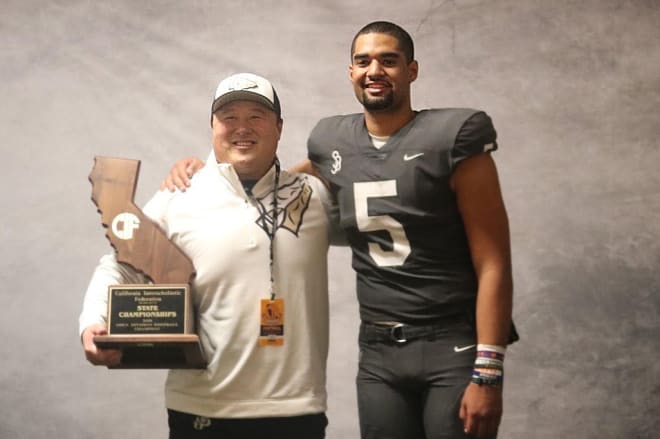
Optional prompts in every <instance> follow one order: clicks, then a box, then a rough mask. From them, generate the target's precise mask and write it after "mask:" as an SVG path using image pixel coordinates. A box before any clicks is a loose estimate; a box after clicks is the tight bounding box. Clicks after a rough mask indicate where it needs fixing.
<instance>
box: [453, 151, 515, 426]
mask: <svg viewBox="0 0 660 439" xmlns="http://www.w3.org/2000/svg"><path fill="white" fill-rule="evenodd" d="M451 183H452V188H453V189H454V191H455V193H456V198H457V203H458V206H459V210H460V212H461V216H462V218H463V222H464V224H465V230H466V233H467V236H468V241H469V245H470V251H471V254H472V259H473V263H474V268H475V271H476V274H477V278H478V282H479V286H478V293H477V310H476V315H477V340H478V343H479V344H487V345H496V346H506V344H507V341H508V338H509V331H510V328H511V308H512V296H513V281H512V275H511V250H510V243H509V225H508V219H507V215H506V209H505V207H504V202H503V200H502V195H501V190H500V185H499V180H498V177H497V170H496V167H495V163H494V162H493V159H492V158H491V156H490V154H480V155H477V156H474V157H472V158H469V159H466V160H465V161H464V162H462V163H461V164H460V165H459V166H458V168H457V169H456V171H455V172H454V174H453V176H452V182H451ZM460 415H461V418H462V419H463V422H464V425H465V429H466V431H468V433H470V434H473V435H475V436H477V437H488V436H489V435H493V434H494V433H495V432H496V431H497V427H498V426H499V422H500V418H501V415H502V388H501V386H490V385H478V384H475V383H470V384H469V385H468V388H467V389H466V392H465V395H464V398H463V401H462V404H461V411H460Z"/></svg>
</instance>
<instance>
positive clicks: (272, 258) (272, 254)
mask: <svg viewBox="0 0 660 439" xmlns="http://www.w3.org/2000/svg"><path fill="white" fill-rule="evenodd" d="M279 186H280V161H279V160H278V158H277V157H275V182H274V183H273V214H272V215H271V218H272V222H273V223H272V225H271V227H270V232H269V233H268V238H269V239H270V300H275V276H274V274H273V272H274V263H275V232H277V228H278V224H277V218H278V213H277V191H278V190H279Z"/></svg>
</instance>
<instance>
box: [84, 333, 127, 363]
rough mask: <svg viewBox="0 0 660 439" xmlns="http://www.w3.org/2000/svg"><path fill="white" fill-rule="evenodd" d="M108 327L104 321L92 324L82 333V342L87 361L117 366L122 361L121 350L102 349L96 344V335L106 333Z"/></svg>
mask: <svg viewBox="0 0 660 439" xmlns="http://www.w3.org/2000/svg"><path fill="white" fill-rule="evenodd" d="M107 333H108V328H107V327H106V325H104V324H102V323H97V324H94V325H90V326H88V327H87V328H85V330H84V331H83V333H82V344H83V349H84V350H85V357H86V358H87V361H89V362H90V363H92V364H94V365H96V366H108V367H110V366H117V365H118V364H119V363H120V362H121V350H119V349H101V348H99V347H98V346H96V344H94V336H96V335H105V334H107Z"/></svg>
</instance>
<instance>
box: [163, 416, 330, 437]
mask: <svg viewBox="0 0 660 439" xmlns="http://www.w3.org/2000/svg"><path fill="white" fill-rule="evenodd" d="M167 415H168V424H169V427H170V436H169V439H277V438H287V439H324V438H325V427H326V426H327V425H328V418H326V416H325V413H318V414H313V415H302V416H289V417H283V418H249V419H215V418H205V417H201V416H195V415H191V414H188V413H182V412H178V411H175V410H168V411H167Z"/></svg>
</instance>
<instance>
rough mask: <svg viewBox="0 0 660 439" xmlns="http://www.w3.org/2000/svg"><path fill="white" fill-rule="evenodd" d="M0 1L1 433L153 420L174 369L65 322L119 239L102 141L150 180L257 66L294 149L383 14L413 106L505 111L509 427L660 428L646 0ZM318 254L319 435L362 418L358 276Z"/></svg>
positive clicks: (655, 84) (146, 183) (654, 77)
mask: <svg viewBox="0 0 660 439" xmlns="http://www.w3.org/2000/svg"><path fill="white" fill-rule="evenodd" d="M1 3H2V4H1V9H2V13H1V14H0V41H1V44H0V126H1V130H0V133H1V140H0V145H2V146H1V147H2V160H1V163H2V165H1V166H0V169H1V173H0V175H1V176H2V187H3V195H2V206H3V208H2V214H1V216H0V218H1V223H0V226H1V227H0V239H1V241H0V244H1V249H2V253H1V255H0V285H1V286H2V289H1V290H0V334H2V342H1V343H0V358H1V360H0V361H2V367H0V413H1V415H0V438H3V439H5V438H7V439H14V438H42V437H61V438H69V439H73V438H96V439H103V438H111V437H123V438H125V439H130V438H164V437H166V434H167V433H166V432H167V427H166V417H165V410H164V407H163V379H164V373H163V372H162V371H108V370H107V369H105V368H97V367H93V366H91V365H89V364H87V363H86V361H85V360H84V357H83V353H82V350H81V348H80V344H79V341H78V334H77V317H78V313H79V311H80V307H81V302H82V297H83V293H84V290H85V287H86V285H87V282H88V280H89V277H90V274H91V272H92V270H93V268H94V266H95V265H96V263H97V261H98V258H99V257H100V256H101V255H102V254H103V253H105V252H107V251H109V249H110V247H109V245H108V242H107V241H106V239H105V238H104V236H103V231H102V229H101V226H100V222H99V220H100V217H99V215H98V214H97V212H96V210H95V208H94V206H93V205H92V202H91V201H90V195H91V186H90V184H89V182H88V181H87V176H88V174H89V172H90V170H91V167H92V164H93V158H94V156H95V155H109V156H120V157H128V158H135V159H140V160H142V171H141V176H140V181H139V185H138V193H137V196H136V201H137V202H138V203H139V204H143V203H144V202H145V201H146V200H147V199H148V198H149V197H150V196H151V195H152V194H153V192H154V191H155V190H156V189H157V187H158V184H159V182H160V180H161V179H162V178H163V177H164V175H165V174H166V172H167V171H168V169H169V167H170V165H171V164H172V163H173V161H174V160H175V159H176V158H180V157H184V156H189V155H195V156H199V157H203V158H205V157H206V156H207V154H208V151H209V148H210V142H209V140H210V129H209V107H210V104H211V94H212V93H213V91H214V88H215V86H216V84H217V82H218V80H219V79H221V78H222V77H224V76H226V75H228V74H230V73H234V72H238V71H245V70H248V71H255V72H258V73H261V74H263V75H265V76H267V77H269V78H271V79H272V80H273V82H274V83H275V85H276V87H277V89H278V92H279V94H280V97H281V99H282V101H283V115H284V119H285V123H284V135H283V140H282V142H281V145H282V146H281V151H280V156H281V159H282V161H283V163H284V165H285V166H290V165H292V164H294V163H295V162H296V161H297V160H299V159H301V158H302V157H303V156H304V155H305V140H306V136H307V134H308V132H309V131H310V129H311V128H312V127H313V125H314V123H315V122H316V121H317V120H318V119H319V118H320V117H322V116H325V115H330V114H334V113H348V112H355V111H359V107H358V105H357V104H356V102H355V100H354V98H353V96H352V92H351V88H350V86H349V82H348V79H347V66H348V61H349V51H348V48H349V43H350V39H351V37H352V35H353V34H354V33H355V31H356V30H357V29H358V28H359V27H360V26H361V25H363V24H365V23H366V22H368V21H372V20H374V19H389V20H393V21H396V22H398V23H400V24H401V25H403V26H404V27H406V28H407V29H408V30H409V31H410V32H411V33H412V35H413V37H414V38H415V41H416V46H417V58H418V60H419V61H420V64H421V70H420V78H419V80H418V81H417V82H416V83H415V85H414V88H413V103H414V106H415V107H416V108H425V107H431V106H471V107H479V108H483V109H485V110H487V111H488V112H489V114H490V115H491V116H492V117H493V120H494V122H495V125H496V127H497V130H498V132H499V143H500V147H501V148H500V151H498V152H497V153H495V155H494V157H495V159H496V162H497V165H498V168H499V171H500V175H501V181H502V186H503V191H504V197H505V201H506V203H507V207H508V212H509V216H510V222H511V230H512V245H513V257H514V264H515V266H514V276H515V319H516V321H517V323H518V326H519V329H520V332H521V335H522V341H521V342H520V343H519V344H517V345H515V346H513V347H512V348H510V350H509V352H508V355H507V361H506V386H505V387H506V389H505V415H504V419H503V422H502V427H501V437H502V438H520V439H523V438H525V439H527V438H548V439H550V438H626V439H627V438H652V437H657V436H655V435H657V431H658V429H659V428H660V422H659V421H658V408H659V407H660V397H659V393H660V389H659V384H658V383H659V377H658V374H659V372H660V361H659V357H658V352H660V342H659V334H658V327H659V325H658V323H659V322H658V321H659V317H658V302H659V301H658V290H659V289H660V281H659V280H658V274H657V272H658V268H659V265H660V192H659V189H660V173H659V172H658V166H659V165H660V151H659V146H658V135H659V134H660V128H659V127H660V111H659V108H660V44H658V42H659V41H660V26H659V25H658V23H660V3H659V2H658V1H656V0H646V1H643V0H638V1H614V0H585V1H572V0H558V1H553V2H549V1H546V0H530V1H524V0H500V1H495V0H491V1H482V0H454V1H433V0H426V1H408V2H403V1H400V0H387V1H379V2H356V1H347V0H332V1H330V0H327V1H302V0H301V1H293V0H280V1H250V0H236V1H234V0H226V1H222V2H218V1H190V2H183V1H173V0H172V1H165V0H162V1H112V2H93V1H82V0H81V1H64V0H59V1H41V2H39V1H35V0H29V1H26V0H3V1H2V2H1ZM330 256H331V273H330V279H331V306H332V308H331V312H332V321H331V324H332V342H331V350H330V359H329V365H328V375H329V382H328V390H329V411H328V414H329V418H330V426H329V429H328V438H330V439H344V438H356V437H357V436H358V432H357V431H358V428H357V415H356V402H355V390H354V376H355V371H356V359H357V348H356V329H357V325H358V319H357V305H356V301H355V297H354V286H353V283H354V277H353V273H352V271H351V269H350V255H349V254H348V252H347V251H346V250H344V249H339V250H337V249H333V250H332V252H331V254H330Z"/></svg>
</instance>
